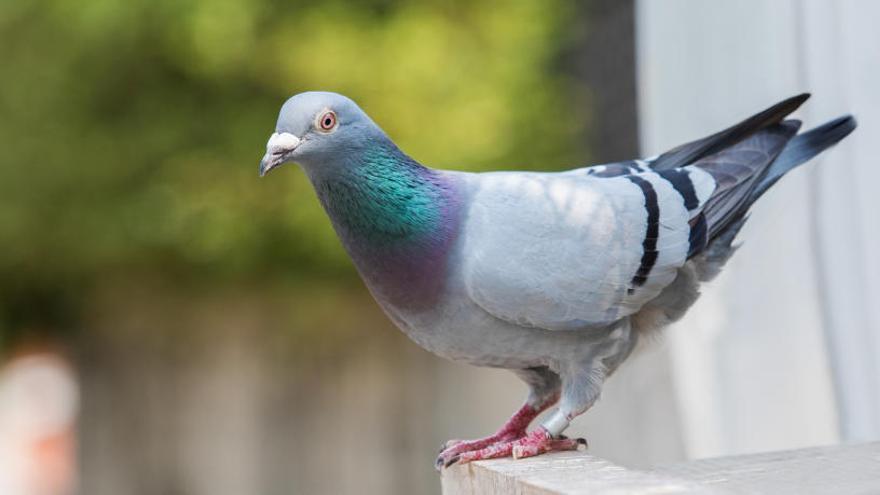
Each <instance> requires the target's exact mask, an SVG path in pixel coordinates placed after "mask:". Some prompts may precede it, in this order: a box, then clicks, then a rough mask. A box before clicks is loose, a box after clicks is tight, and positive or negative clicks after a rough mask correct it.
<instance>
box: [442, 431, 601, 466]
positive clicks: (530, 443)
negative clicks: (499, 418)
mask: <svg viewBox="0 0 880 495" xmlns="http://www.w3.org/2000/svg"><path fill="white" fill-rule="evenodd" d="M580 445H584V446H586V445H587V441H586V440H584V439H583V438H577V439H572V438H565V437H562V438H553V437H551V436H550V434H549V433H548V432H547V430H545V429H544V428H541V427H539V428H536V429H535V430H533V431H532V432H531V433H529V434H528V435H526V436H524V437H521V438H518V439H516V440H512V441H502V442H498V443H495V444H492V445H489V446H487V447H484V448H481V449H479V450H471V451H468V452H463V453H461V454H460V455H458V456H457V458H456V459H454V460H452V462H450V463H449V464H448V465H452V464H455V463H456V462H460V463H462V464H464V463H468V462H471V461H478V460H480V459H495V458H497V457H508V456H513V458H514V459H522V458H524V457H533V456H536V455H539V454H543V453H545V452H559V451H565V450H577V448H578V446H580Z"/></svg>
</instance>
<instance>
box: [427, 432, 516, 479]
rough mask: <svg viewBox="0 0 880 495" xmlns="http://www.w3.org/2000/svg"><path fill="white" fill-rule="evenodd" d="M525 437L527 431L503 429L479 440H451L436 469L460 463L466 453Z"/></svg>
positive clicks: (440, 456)
mask: <svg viewBox="0 0 880 495" xmlns="http://www.w3.org/2000/svg"><path fill="white" fill-rule="evenodd" d="M525 435H526V431H525V429H522V430H508V429H506V428H502V429H501V431H499V432H498V433H495V434H494V435H491V436H488V437H485V438H480V439H477V440H449V441H448V442H446V443H445V444H443V449H442V450H441V451H440V455H438V456H437V461H436V462H435V463H434V467H436V468H437V469H440V468H442V467H449V466H451V465H453V464H455V463H456V462H458V459H459V456H460V455H461V454H463V453H465V452H471V451H474V450H480V449H482V448H485V447H488V446H489V445H494V444H497V443H501V442H510V441H513V440H516V439H517V438H522V437H524V436H525Z"/></svg>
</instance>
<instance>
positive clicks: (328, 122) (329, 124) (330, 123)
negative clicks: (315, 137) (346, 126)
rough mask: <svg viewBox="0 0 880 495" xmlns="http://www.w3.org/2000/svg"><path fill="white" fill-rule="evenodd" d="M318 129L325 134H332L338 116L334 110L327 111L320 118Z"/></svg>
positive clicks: (317, 123)
mask: <svg viewBox="0 0 880 495" xmlns="http://www.w3.org/2000/svg"><path fill="white" fill-rule="evenodd" d="M315 124H316V127H317V128H318V129H320V130H322V131H324V132H330V131H332V130H333V129H334V128H335V127H336V114H335V113H334V112H333V110H327V111H326V112H323V113H321V114H320V116H319V117H318V120H317V122H315Z"/></svg>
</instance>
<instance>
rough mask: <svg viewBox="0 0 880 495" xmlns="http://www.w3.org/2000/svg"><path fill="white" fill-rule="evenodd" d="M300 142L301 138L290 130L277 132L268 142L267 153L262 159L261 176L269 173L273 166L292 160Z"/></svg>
mask: <svg viewBox="0 0 880 495" xmlns="http://www.w3.org/2000/svg"><path fill="white" fill-rule="evenodd" d="M299 143H300V139H299V138H298V137H296V136H294V135H293V134H291V133H289V132H280V133H279V132H276V133H274V134H272V137H270V138H269V142H268V143H266V154H265V155H263V159H262V160H260V177H263V176H264V175H266V174H268V173H269V171H270V170H272V169H273V168H275V167H277V166H279V165H282V164H284V163H286V162H288V161H290V154H291V153H293V150H295V149H296V148H297V147H298V146H299Z"/></svg>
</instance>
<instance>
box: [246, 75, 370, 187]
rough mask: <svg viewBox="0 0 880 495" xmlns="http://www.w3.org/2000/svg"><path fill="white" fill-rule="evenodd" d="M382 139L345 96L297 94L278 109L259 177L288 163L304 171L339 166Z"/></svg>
mask: <svg viewBox="0 0 880 495" xmlns="http://www.w3.org/2000/svg"><path fill="white" fill-rule="evenodd" d="M384 139H387V138H386V137H385V134H384V133H383V132H382V130H381V129H379V127H378V126H377V125H376V124H375V123H374V122H373V121H372V120H370V118H369V117H368V116H367V114H365V113H364V112H363V110H361V109H360V108H359V107H358V106H357V104H355V102H353V101H351V100H350V99H348V98H346V97H345V96H342V95H340V94H336V93H327V92H321V91H310V92H307V93H300V94H298V95H295V96H292V97H290V98H289V99H288V100H287V101H286V102H284V105H283V106H282V107H281V113H280V114H279V115H278V123H277V124H276V126H275V132H274V133H273V134H272V136H271V137H270V138H269V142H268V143H266V154H265V155H264V156H263V160H262V161H261V162H260V176H261V177H262V176H264V175H266V174H267V173H268V172H269V171H270V170H272V169H273V168H275V167H277V166H279V165H282V164H284V163H288V162H297V163H299V164H301V165H304V166H306V167H310V166H321V165H325V164H332V163H341V162H344V161H345V158H346V157H348V156H351V155H352V152H354V151H357V150H359V149H362V148H363V147H364V146H367V145H369V144H370V143H373V142H376V141H377V140H384Z"/></svg>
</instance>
